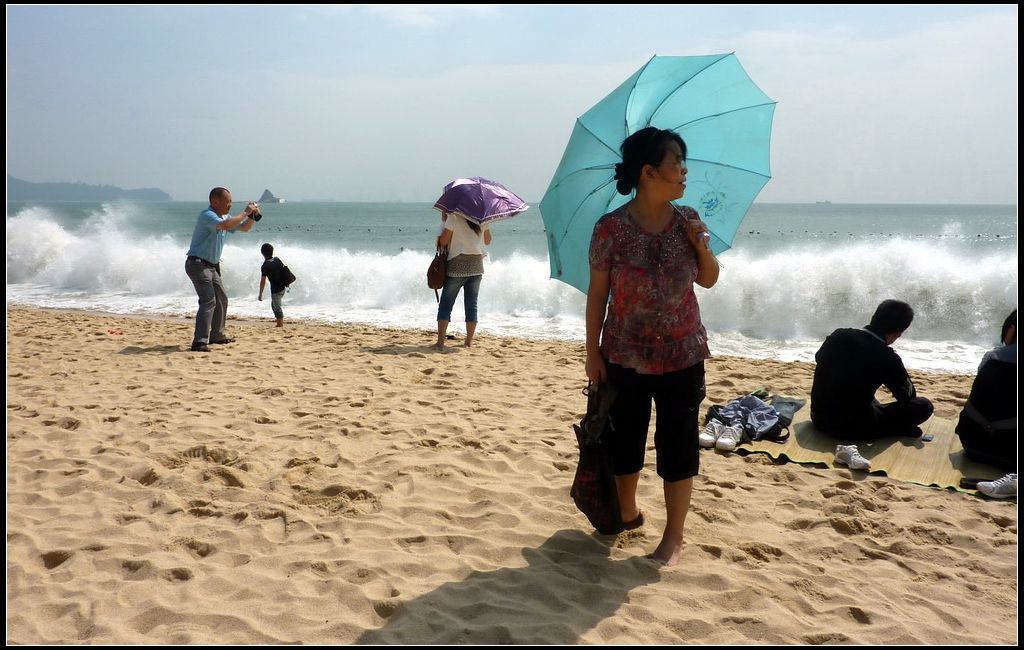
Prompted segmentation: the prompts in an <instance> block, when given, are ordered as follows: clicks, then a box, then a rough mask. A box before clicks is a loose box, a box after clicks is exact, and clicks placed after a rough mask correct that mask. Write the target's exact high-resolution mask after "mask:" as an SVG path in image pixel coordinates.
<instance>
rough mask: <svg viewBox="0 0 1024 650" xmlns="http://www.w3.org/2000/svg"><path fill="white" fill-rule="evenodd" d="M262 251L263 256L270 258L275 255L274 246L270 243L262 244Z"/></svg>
mask: <svg viewBox="0 0 1024 650" xmlns="http://www.w3.org/2000/svg"><path fill="white" fill-rule="evenodd" d="M260 252H261V253H263V257H265V258H267V259H268V260H269V259H270V258H271V257H273V256H274V247H273V246H271V245H270V244H263V245H262V246H260Z"/></svg>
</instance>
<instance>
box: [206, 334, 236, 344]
mask: <svg viewBox="0 0 1024 650" xmlns="http://www.w3.org/2000/svg"><path fill="white" fill-rule="evenodd" d="M234 342H235V339H233V338H231V337H230V336H229V337H228V338H226V339H220V340H219V341H210V344H211V345H224V344H225V343H234Z"/></svg>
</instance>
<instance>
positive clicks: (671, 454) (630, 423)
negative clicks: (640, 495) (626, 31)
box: [586, 127, 719, 565]
mask: <svg viewBox="0 0 1024 650" xmlns="http://www.w3.org/2000/svg"><path fill="white" fill-rule="evenodd" d="M621 151H622V163H621V164H617V165H615V179H616V181H617V185H616V189H617V190H618V192H619V194H624V195H628V194H630V193H632V192H633V191H634V190H635V191H636V194H635V195H634V196H633V199H632V200H631V201H629V202H628V203H626V204H625V205H623V206H622V207H620V208H618V209H617V210H614V211H612V212H609V213H608V214H606V215H604V216H603V217H601V218H600V219H599V220H598V222H597V224H596V225H595V226H594V234H593V237H592V238H591V241H590V289H589V291H588V292H587V365H586V370H587V377H588V378H589V379H590V380H591V381H594V382H599V381H607V382H608V383H610V384H611V385H612V386H614V387H615V389H616V392H617V397H616V399H615V402H614V403H613V404H612V406H611V409H610V410H609V418H610V420H611V424H612V429H613V430H612V431H611V435H608V434H606V436H605V445H606V446H607V449H608V450H609V454H610V456H611V458H612V463H613V466H614V471H615V483H616V486H617V488H618V493H619V507H620V509H621V515H622V521H623V522H624V525H625V527H626V528H627V529H631V528H639V527H640V526H642V525H643V523H644V521H643V515H642V514H641V513H640V509H639V508H638V506H637V502H636V490H637V484H638V482H639V479H640V470H641V469H643V466H644V450H645V449H646V445H647V429H648V426H649V425H650V419H651V400H652V399H653V400H654V404H655V406H656V408H657V413H658V417H657V422H656V425H655V432H654V446H655V449H656V451H657V472H658V475H659V476H660V477H661V478H662V480H663V481H664V492H665V510H666V520H667V521H666V524H665V531H664V533H663V534H662V538H661V543H660V544H658V548H657V549H655V551H654V553H652V554H651V555H650V556H649V557H651V558H652V559H654V560H656V561H658V562H661V563H662V564H665V565H673V564H676V563H677V562H678V561H679V554H680V551H681V550H682V547H683V524H684V523H685V521H686V513H687V510H689V508H690V494H691V492H692V490H693V477H694V476H696V475H697V470H698V467H699V447H698V424H697V416H698V409H699V407H700V403H701V401H702V400H703V399H704V395H705V391H704V359H707V358H708V357H710V356H711V354H710V352H709V351H708V343H707V332H706V331H705V329H704V325H703V324H702V323H701V319H700V309H699V307H698V305H697V297H696V295H695V294H694V291H693V285H694V283H696V284H699V285H700V286H702V287H705V288H711V287H712V286H714V284H715V283H716V282H717V281H718V272H719V267H718V260H716V259H715V256H714V254H712V252H711V248H710V246H709V245H708V241H709V235H708V234H707V226H706V225H705V224H704V223H703V222H702V221H701V220H700V217H698V216H697V212H696V211H695V210H694V209H693V208H689V207H678V206H675V205H673V203H672V201H674V200H676V199H679V198H682V196H683V191H684V190H685V189H686V143H685V142H683V139H682V138H681V137H680V136H679V135H678V134H676V133H674V132H672V131H667V130H662V129H657V128H654V127H648V128H646V129H641V130H640V131H637V132H636V133H634V134H633V135H631V136H629V137H628V138H626V139H625V141H623V143H622V147H621ZM609 296H610V297H611V302H609ZM606 316H607V317H606Z"/></svg>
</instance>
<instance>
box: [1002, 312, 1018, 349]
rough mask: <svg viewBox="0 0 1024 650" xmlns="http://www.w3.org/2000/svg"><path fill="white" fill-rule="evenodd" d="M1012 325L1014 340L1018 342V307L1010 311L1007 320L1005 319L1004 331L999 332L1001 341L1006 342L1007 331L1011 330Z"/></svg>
mask: <svg viewBox="0 0 1024 650" xmlns="http://www.w3.org/2000/svg"><path fill="white" fill-rule="evenodd" d="M1011 327H1012V328H1013V342H1014V343H1016V342H1017V310H1016V309H1014V310H1013V311H1012V312H1010V315H1009V316H1007V317H1006V320H1005V321H1003V331H1002V332H1001V333H1000V334H999V340H1000V341H1001V342H1003V343H1006V333H1007V332H1009V331H1010V328H1011Z"/></svg>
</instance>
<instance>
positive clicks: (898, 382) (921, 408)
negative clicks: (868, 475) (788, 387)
mask: <svg viewBox="0 0 1024 650" xmlns="http://www.w3.org/2000/svg"><path fill="white" fill-rule="evenodd" d="M913 320H914V310H913V309H911V307H910V305H908V304H907V303H905V302H901V301H899V300H883V301H882V303H881V304H879V305H878V308H877V309H875V313H874V315H873V316H871V322H870V323H869V324H868V325H867V326H865V327H864V328H861V329H851V328H840V329H837V330H836V331H834V332H832V333H831V334H829V335H828V337H827V338H826V339H825V342H824V343H822V345H821V348H820V349H819V350H818V351H817V353H815V355H814V359H815V361H816V362H817V366H816V367H815V369H814V381H813V384H812V385H811V421H812V422H813V423H814V426H816V427H817V428H818V429H820V430H821V431H824V432H825V433H828V434H831V435H833V436H836V437H840V438H847V439H851V440H874V439H876V438H881V437H883V436H903V437H911V438H916V437H918V436H920V435H921V433H922V431H921V428H920V427H919V426H918V425H920V424H922V423H923V422H925V421H926V420H927V419H928V418H930V417H931V416H932V412H933V411H934V407H933V406H932V403H931V402H930V401H929V400H928V399H927V398H925V397H918V396H917V391H916V390H915V389H914V383H913V382H912V381H910V376H909V375H908V374H907V370H906V368H904V366H903V360H902V359H900V355H898V354H896V352H895V351H894V350H893V349H892V347H890V346H891V345H892V344H893V342H894V341H896V339H898V338H899V337H900V336H902V335H903V332H905V331H906V329H907V328H908V327H910V323H911V321H913ZM883 384H884V385H885V387H886V388H888V389H889V391H890V392H891V393H892V396H893V397H894V398H895V399H896V401H895V402H889V403H886V404H881V403H879V401H878V400H877V399H875V391H877V390H878V389H879V387H880V386H882V385H883ZM851 467H852V465H851ZM854 469H866V468H856V467H855V468H854Z"/></svg>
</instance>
